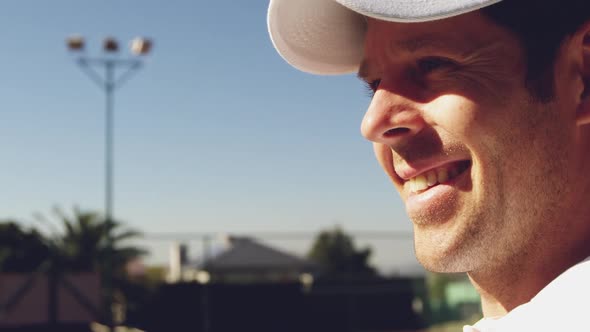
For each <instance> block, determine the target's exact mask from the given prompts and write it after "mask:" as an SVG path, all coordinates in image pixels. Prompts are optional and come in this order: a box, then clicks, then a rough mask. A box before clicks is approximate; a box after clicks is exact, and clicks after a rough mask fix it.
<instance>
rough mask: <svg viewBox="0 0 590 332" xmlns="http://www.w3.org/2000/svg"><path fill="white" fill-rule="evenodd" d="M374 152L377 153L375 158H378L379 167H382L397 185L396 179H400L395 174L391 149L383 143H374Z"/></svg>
mask: <svg viewBox="0 0 590 332" xmlns="http://www.w3.org/2000/svg"><path fill="white" fill-rule="evenodd" d="M373 150H374V151H375V157H376V158H377V161H378V162H379V165H381V167H382V168H383V170H384V171H385V173H386V174H387V175H388V176H389V178H390V179H391V180H392V181H393V182H394V183H396V179H397V178H398V177H397V175H396V174H395V170H394V168H393V156H392V152H391V149H390V148H389V147H388V146H387V145H384V144H381V143H373Z"/></svg>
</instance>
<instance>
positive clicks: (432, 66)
mask: <svg viewBox="0 0 590 332" xmlns="http://www.w3.org/2000/svg"><path fill="white" fill-rule="evenodd" d="M417 65H418V70H419V71H420V72H421V73H423V74H428V73H431V72H433V71H436V70H440V69H454V68H456V67H457V63H456V62H454V61H453V60H451V59H447V58H441V57H427V58H422V59H420V60H418V63H417Z"/></svg>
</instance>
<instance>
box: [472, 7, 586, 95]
mask: <svg viewBox="0 0 590 332" xmlns="http://www.w3.org/2000/svg"><path fill="white" fill-rule="evenodd" d="M482 12H483V13H484V15H486V16H487V17H488V18H490V19H491V20H492V21H494V22H495V23H496V24H498V25H500V26H502V27H505V28H507V29H508V30H510V31H512V33H514V34H515V35H516V36H517V38H518V39H519V40H520V42H521V43H522V45H523V48H524V51H525V54H526V59H527V76H526V82H525V85H526V87H527V88H528V90H529V92H530V93H531V96H532V97H533V98H534V99H536V100H538V101H541V102H549V101H551V100H552V99H553V97H554V89H555V87H554V86H553V79H554V72H553V64H554V62H555V60H556V56H557V53H558V51H559V48H560V46H561V44H562V42H563V41H564V40H565V38H567V37H568V36H570V35H572V34H574V33H575V32H576V31H577V30H578V29H579V28H580V27H581V26H582V24H584V22H586V21H588V20H590V0H504V1H502V2H500V3H498V4H495V5H492V6H489V7H486V8H484V9H482Z"/></svg>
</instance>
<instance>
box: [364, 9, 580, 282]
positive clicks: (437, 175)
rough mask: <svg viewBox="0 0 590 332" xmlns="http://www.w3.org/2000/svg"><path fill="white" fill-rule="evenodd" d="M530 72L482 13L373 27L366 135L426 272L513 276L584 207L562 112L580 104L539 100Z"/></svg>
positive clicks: (570, 128)
mask: <svg viewBox="0 0 590 332" xmlns="http://www.w3.org/2000/svg"><path fill="white" fill-rule="evenodd" d="M525 61H526V60H525V57H524V55H523V51H522V48H521V47H520V44H519V43H518V41H517V40H516V38H515V37H513V35H512V34H510V33H509V32H508V31H507V30H505V29H502V28H500V27H499V26H497V25H495V24H493V23H492V22H491V21H489V20H488V19H486V18H485V17H483V16H482V14H480V13H471V14H467V15H461V16H458V17H455V18H451V19H445V20H439V21H434V22H427V23H412V24H401V23H390V22H383V21H377V20H373V19H369V21H368V30H367V35H366V39H365V58H364V61H363V64H362V65H361V69H360V72H359V76H360V77H361V78H362V79H363V80H365V81H367V83H368V84H369V86H370V88H371V89H372V90H373V91H374V92H375V94H374V97H373V99H372V101H371V104H370V106H369V108H368V111H367V113H366V115H365V118H364V120H363V123H362V127H361V130H362V133H363V135H364V136H365V137H367V138H368V139H370V140H371V141H373V142H375V144H374V149H375V153H376V156H377V159H378V161H379V162H380V164H381V166H382V167H383V169H384V170H385V171H386V173H387V174H388V175H389V176H390V178H391V179H392V181H393V183H394V185H395V187H396V189H397V190H398V191H399V193H400V195H401V197H402V199H403V200H404V202H405V205H406V209H407V212H408V214H409V216H410V218H411V220H412V221H413V224H414V233H415V248H416V255H417V257H418V260H419V261H420V262H421V263H422V264H423V265H424V266H425V267H426V268H427V269H430V270H434V271H440V272H464V271H473V270H482V269H490V268H494V266H496V265H500V264H501V265H503V266H505V265H506V262H510V261H511V260H512V261H514V262H518V261H519V259H518V257H522V255H527V253H528V252H530V251H532V250H537V248H539V245H538V244H539V243H540V242H541V241H539V237H540V236H544V235H545V234H551V233H555V232H557V233H555V234H559V232H563V231H564V229H567V221H565V222H563V223H561V222H560V223H561V225H557V223H556V221H558V220H562V218H567V217H568V216H570V217H571V216H572V215H573V214H574V212H572V211H571V210H572V209H574V210H575V204H576V203H579V199H578V198H579V197H577V196H576V195H577V194H576V192H575V190H576V189H575V188H576V184H577V183H579V181H581V180H580V179H579V178H576V175H577V174H580V170H579V169H578V168H577V167H578V166H576V165H579V162H578V160H577V159H576V158H577V156H578V155H579V154H580V153H581V152H583V151H579V146H577V145H576V140H577V137H576V134H575V131H576V129H575V120H574V114H572V113H571V112H569V111H565V110H569V109H575V105H569V104H567V103H568V102H569V100H570V99H567V98H561V97H562V95H563V94H565V93H566V92H564V91H566V90H564V89H561V88H558V89H557V91H556V101H554V102H551V103H548V104H541V103H537V102H535V101H533V100H532V98H531V97H530V94H529V92H528V91H527V89H526V88H525V83H524V82H525V75H526V64H525ZM560 79H562V78H561V76H560V75H557V76H556V86H557V87H560V86H562V85H563V84H561V82H560ZM576 181H578V182H576ZM584 181H585V180H584ZM582 182H583V181H582ZM577 188H580V186H578V187H577ZM566 220H567V219H566ZM543 245H545V246H547V244H543Z"/></svg>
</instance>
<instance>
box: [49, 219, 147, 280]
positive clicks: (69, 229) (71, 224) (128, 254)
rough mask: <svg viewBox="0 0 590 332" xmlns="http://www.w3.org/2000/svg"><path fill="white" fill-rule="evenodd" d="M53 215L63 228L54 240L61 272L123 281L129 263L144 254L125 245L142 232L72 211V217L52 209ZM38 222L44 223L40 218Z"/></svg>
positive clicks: (141, 250)
mask: <svg viewBox="0 0 590 332" xmlns="http://www.w3.org/2000/svg"><path fill="white" fill-rule="evenodd" d="M54 214H55V216H56V217H57V219H58V220H59V222H60V223H61V224H62V226H63V232H60V233H61V234H59V233H58V234H55V235H54V239H53V242H54V245H55V248H56V250H57V251H58V252H59V257H60V258H59V260H60V262H59V265H60V267H61V268H62V269H63V270H68V271H75V272H81V271H100V272H104V271H105V270H106V271H111V273H114V274H116V275H117V276H120V277H122V276H124V268H125V265H126V264H127V263H128V262H129V261H131V260H133V259H135V258H138V257H140V256H143V255H145V254H146V253H147V252H146V251H145V250H144V249H142V248H138V247H136V246H133V245H130V244H128V242H129V240H133V239H137V238H139V237H141V236H142V234H141V232H139V231H137V230H134V229H130V228H126V227H124V226H123V225H122V224H121V223H120V222H118V221H114V220H113V221H111V222H107V221H106V219H105V218H104V217H103V216H102V215H101V214H99V213H96V212H92V211H81V210H80V209H79V208H74V209H73V214H72V215H71V216H68V215H67V214H65V213H64V212H63V211H62V210H61V209H59V208H55V209H54ZM39 219H42V220H43V221H47V220H46V219H44V218H43V217H42V216H41V217H39ZM109 237H110V238H109ZM109 240H110V241H109ZM109 242H110V243H109ZM107 264H110V266H107Z"/></svg>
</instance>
